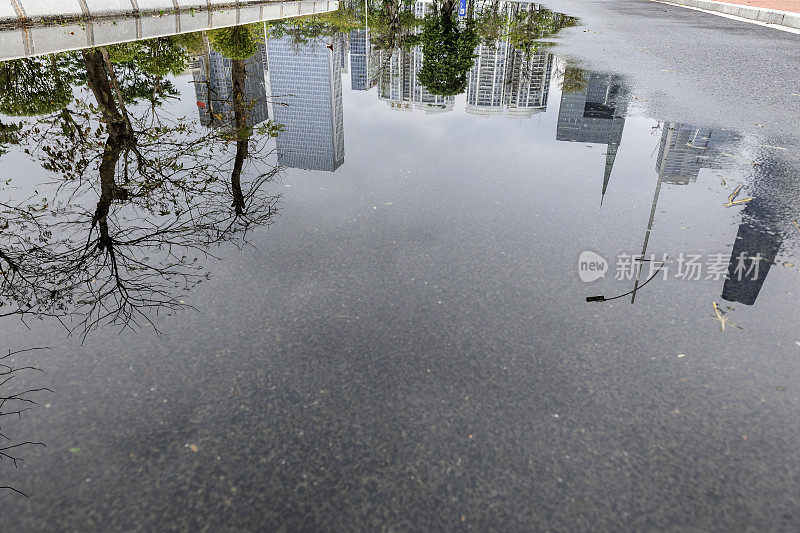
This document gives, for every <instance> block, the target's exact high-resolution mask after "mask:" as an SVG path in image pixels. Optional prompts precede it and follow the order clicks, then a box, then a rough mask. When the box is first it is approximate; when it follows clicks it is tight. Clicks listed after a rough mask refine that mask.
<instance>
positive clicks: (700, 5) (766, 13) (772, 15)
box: [655, 0, 800, 33]
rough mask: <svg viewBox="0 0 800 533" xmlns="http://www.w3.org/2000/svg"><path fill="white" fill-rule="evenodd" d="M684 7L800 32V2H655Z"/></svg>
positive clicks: (711, 0) (742, 0)
mask: <svg viewBox="0 0 800 533" xmlns="http://www.w3.org/2000/svg"><path fill="white" fill-rule="evenodd" d="M655 1H658V2H664V3H668V4H674V5H679V6H683V7H692V8H696V9H701V10H704V11H712V12H716V13H719V14H720V15H723V16H725V15H730V16H733V17H740V18H744V19H749V20H752V21H753V22H754V23H757V24H762V25H767V26H773V27H775V28H778V29H783V30H786V31H791V32H794V33H797V31H795V30H800V0H730V1H727V2H719V1H717V0H655Z"/></svg>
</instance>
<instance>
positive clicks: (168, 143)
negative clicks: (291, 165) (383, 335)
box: [0, 48, 280, 336]
mask: <svg viewBox="0 0 800 533" xmlns="http://www.w3.org/2000/svg"><path fill="white" fill-rule="evenodd" d="M81 56H82V59H83V64H84V66H85V73H86V82H87V85H88V87H89V89H90V90H91V95H92V96H93V98H94V104H93V103H91V102H87V101H81V100H79V99H78V100H75V101H74V102H72V103H71V104H70V105H69V106H67V107H65V108H64V109H62V110H60V111H59V112H57V113H54V114H51V115H48V116H46V117H42V118H41V120H38V121H37V122H35V123H33V124H29V125H28V126H27V127H26V128H24V131H23V132H22V134H21V138H22V141H21V142H22V143H24V144H25V147H26V151H28V153H29V154H30V155H31V156H32V157H33V158H34V159H36V160H38V161H39V162H40V163H41V164H42V166H43V167H44V168H46V169H48V170H50V171H54V172H56V173H57V174H58V175H59V178H58V179H57V181H56V182H55V183H54V186H55V187H56V190H57V193H56V196H55V198H53V199H51V200H50V201H47V200H44V199H38V198H35V199H34V198H29V199H26V200H24V201H22V202H17V203H10V202H8V203H3V204H0V211H1V213H0V216H2V217H3V220H4V224H6V225H7V228H8V229H9V231H7V232H5V231H4V232H3V233H2V237H3V241H4V244H2V245H0V265H2V273H1V274H0V275H1V276H2V278H1V279H2V283H1V284H0V288H1V289H2V294H3V299H2V301H0V305H1V306H2V307H0V310H2V313H0V316H2V315H11V314H17V315H21V316H22V317H23V319H24V318H25V317H29V316H36V317H45V316H49V317H55V318H57V319H58V320H60V321H61V322H62V323H63V324H64V326H65V327H67V328H68V329H69V330H70V331H80V332H81V334H82V335H84V336H85V335H86V334H87V333H88V332H89V331H91V330H93V329H95V328H97V327H99V326H100V325H103V324H113V325H117V326H119V327H120V328H122V329H125V328H138V327H142V326H144V325H150V326H155V324H154V322H153V316H154V315H155V314H157V313H159V312H163V311H169V310H175V309H179V308H182V307H186V304H185V303H184V302H183V301H182V300H181V295H183V294H184V293H185V292H186V291H188V290H190V289H191V288H192V287H194V286H195V285H196V284H198V283H200V282H202V281H203V279H205V278H206V277H207V276H208V273H207V272H205V271H204V267H203V265H202V264H201V263H200V262H199V260H200V258H201V257H204V256H210V255H213V246H214V245H219V244H221V243H224V242H229V243H233V244H235V245H238V246H241V245H242V244H244V243H246V242H247V236H248V234H249V232H250V231H251V230H252V229H253V228H256V227H260V226H264V225H268V224H270V223H271V222H272V219H273V216H274V214H275V206H276V202H277V200H278V197H277V196H275V195H271V194H269V193H268V191H266V190H265V187H264V186H265V184H266V183H268V182H269V181H271V180H272V179H274V178H275V177H276V176H277V175H278V173H279V171H280V169H279V167H277V165H276V164H275V163H274V157H272V152H273V150H272V149H271V148H270V143H269V140H270V138H271V137H273V136H274V135H276V133H277V128H276V127H275V126H274V125H273V124H272V123H269V122H268V123H264V124H261V125H259V127H257V128H250V127H248V126H247V124H248V121H247V116H246V114H247V112H248V110H247V107H246V106H245V105H243V103H242V98H241V96H242V86H243V83H244V81H243V80H244V76H245V63H244V61H243V60H235V61H234V68H233V69H232V70H233V71H232V77H233V85H234V91H233V99H234V102H233V106H232V107H233V109H234V121H233V124H232V125H231V127H228V128H221V129H214V130H210V131H205V130H204V131H198V130H197V129H195V128H193V127H191V125H190V124H187V123H185V122H184V121H182V120H177V121H176V120H173V119H168V120H167V119H164V118H163V117H162V116H161V114H160V112H159V109H158V106H157V104H156V103H155V102H153V101H152V100H151V101H150V104H151V105H149V106H136V107H135V111H133V109H134V108H131V109H129V108H128V106H126V98H125V96H124V94H123V91H122V89H121V86H120V82H119V79H118V77H117V75H116V72H115V66H114V64H113V63H112V61H111V59H110V56H109V53H108V50H107V49H105V48H98V49H92V50H84V51H83V52H81ZM126 68H128V69H130V68H131V66H130V65H128V66H126ZM156 85H157V86H158V84H156ZM161 86H163V85H161ZM233 148H235V150H232V149H233ZM226 176H227V177H226ZM91 195H96V198H97V199H96V201H95V202H91V201H87V199H88V198H90V197H91Z"/></svg>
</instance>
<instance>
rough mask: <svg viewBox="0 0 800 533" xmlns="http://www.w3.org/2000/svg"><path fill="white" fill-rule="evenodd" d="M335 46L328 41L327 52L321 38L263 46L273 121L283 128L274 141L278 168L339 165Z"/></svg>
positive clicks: (341, 146)
mask: <svg viewBox="0 0 800 533" xmlns="http://www.w3.org/2000/svg"><path fill="white" fill-rule="evenodd" d="M340 45H341V43H340V42H339V41H338V40H334V42H333V44H332V49H331V48H329V47H328V46H326V42H325V39H322V38H317V39H314V40H312V41H309V42H308V43H303V44H299V43H293V42H292V39H291V38H290V37H283V38H281V39H270V40H269V41H268V42H267V55H268V61H269V79H270V82H269V84H270V95H271V97H272V108H273V115H274V120H275V122H277V123H278V124H283V126H284V131H282V132H281V133H280V134H279V135H278V138H277V141H276V142H277V151H278V163H279V164H281V165H284V166H288V167H296V168H304V169H309V170H329V171H334V170H336V169H337V168H339V166H340V165H341V164H342V163H343V162H344V122H343V115H342V75H341V63H340V62H339V61H338V60H339V58H340V56H339V55H338V54H337V52H338V50H337V47H338V46H340Z"/></svg>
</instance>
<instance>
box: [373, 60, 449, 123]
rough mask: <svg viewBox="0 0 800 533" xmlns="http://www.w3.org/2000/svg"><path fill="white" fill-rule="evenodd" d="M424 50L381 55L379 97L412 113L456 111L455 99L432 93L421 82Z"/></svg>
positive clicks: (396, 108) (396, 107) (391, 106)
mask: <svg viewBox="0 0 800 533" xmlns="http://www.w3.org/2000/svg"><path fill="white" fill-rule="evenodd" d="M422 59H423V57H422V47H421V46H419V45H417V46H414V47H412V49H411V50H404V49H402V48H396V49H394V50H381V51H380V52H379V53H378V60H379V61H380V68H379V69H378V79H377V82H378V98H379V99H381V100H383V101H384V102H386V104H387V105H388V106H389V107H390V108H391V109H394V110H399V111H411V110H412V109H421V110H423V111H425V112H426V113H443V112H447V111H452V110H453V106H454V105H455V101H456V97H455V96H440V95H436V94H433V93H431V92H430V91H428V89H426V88H425V86H423V85H422V84H421V83H420V81H419V77H418V76H419V69H420V68H422Z"/></svg>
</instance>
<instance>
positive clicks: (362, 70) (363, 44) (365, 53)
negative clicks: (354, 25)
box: [350, 30, 371, 91]
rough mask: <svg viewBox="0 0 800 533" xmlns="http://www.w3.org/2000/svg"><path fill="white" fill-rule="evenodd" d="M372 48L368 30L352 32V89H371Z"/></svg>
mask: <svg viewBox="0 0 800 533" xmlns="http://www.w3.org/2000/svg"><path fill="white" fill-rule="evenodd" d="M369 64H370V46H369V35H368V30H353V31H351V32H350V88H351V89H352V90H354V91H366V90H367V89H369V87H370V85H371V84H370V75H369V71H370V65H369Z"/></svg>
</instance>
